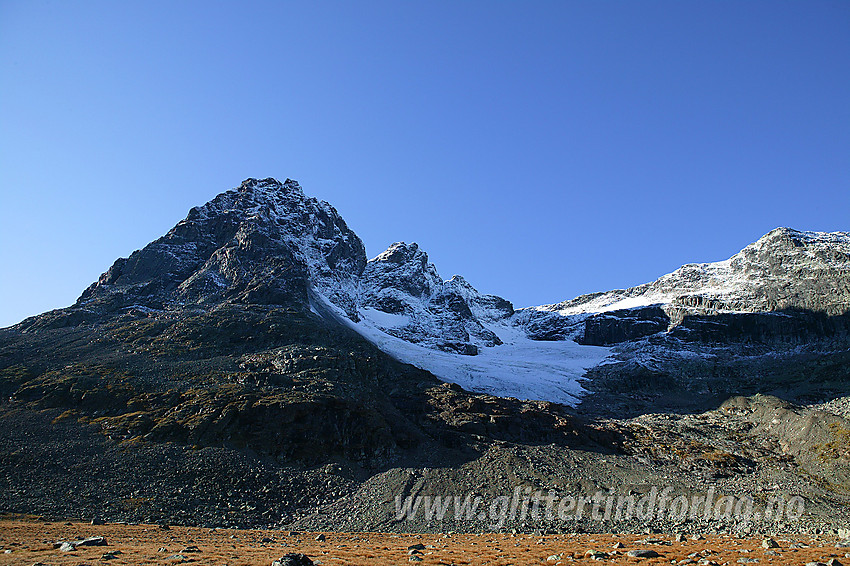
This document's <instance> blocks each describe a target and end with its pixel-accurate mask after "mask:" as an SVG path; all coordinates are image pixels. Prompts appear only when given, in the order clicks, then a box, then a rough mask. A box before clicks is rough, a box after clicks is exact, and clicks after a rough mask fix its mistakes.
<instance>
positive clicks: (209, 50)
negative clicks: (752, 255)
mask: <svg viewBox="0 0 850 566" xmlns="http://www.w3.org/2000/svg"><path fill="white" fill-rule="evenodd" d="M267 176H273V177H277V178H280V179H283V178H286V177H291V178H294V179H297V180H299V181H300V182H301V184H302V186H303V187H304V188H305V190H306V192H307V193H308V194H311V195H314V196H317V197H319V198H322V199H325V200H328V201H330V202H331V203H332V204H334V205H335V206H336V207H337V209H338V210H339V211H340V212H341V213H342V215H343V216H344V217H345V218H346V220H347V221H348V223H349V225H350V226H351V227H352V228H353V229H354V230H355V231H356V232H357V233H358V234H359V235H360V236H361V237H362V238H363V240H364V242H365V244H366V248H367V252H368V254H369V255H370V256H375V255H377V254H378V253H380V252H381V251H382V250H383V249H385V248H386V247H387V246H388V245H389V244H391V243H392V242H394V241H400V240H403V241H407V242H411V241H415V242H418V243H419V244H420V245H421V246H422V247H423V248H424V249H425V250H426V251H428V252H429V254H430V256H431V259H432V261H434V262H435V263H436V265H437V268H438V270H439V271H440V273H441V275H443V276H444V277H446V278H448V277H450V276H451V275H452V274H455V273H460V274H463V275H464V276H466V278H467V279H468V280H469V281H470V282H471V283H472V284H473V285H476V286H477V287H478V288H479V289H480V290H482V291H484V292H491V293H497V294H501V295H503V296H505V297H506V298H508V299H510V300H512V301H513V302H514V303H515V304H516V305H518V306H527V305H532V304H540V303H547V302H555V301H559V300H563V299H567V298H571V297H573V296H575V295H578V294H580V293H585V292H590V291H594V290H605V289H610V288H617V287H625V286H629V285H633V284H637V283H641V282H645V281H649V280H652V279H655V278H656V277H658V276H660V275H662V274H664V273H666V272H669V271H671V270H673V269H675V268H676V267H678V266H679V265H681V264H683V263H687V262H696V261H714V260H719V259H724V258H727V257H728V256H730V255H732V254H733V253H735V252H736V251H738V250H739V249H740V248H742V247H743V246H744V245H746V244H747V243H749V242H751V241H753V240H755V239H756V238H758V237H759V236H760V235H762V234H763V233H765V232H767V231H769V230H770V229H772V228H774V227H776V226H779V225H789V226H792V227H796V228H800V229H809V230H828V231H833V230H850V217H848V211H850V3H848V2H845V1H836V2H819V1H812V2H808V1H807V2H799V1H794V2H782V1H779V2H776V1H770V2H756V1H753V2H732V1H728V2H721V1H717V2H686V1H680V0H676V1H670V2H653V1H640V2H632V1H629V2H613V1H610V2H595V1H594V2H591V1H587V2H574V1H557V2H556V1H552V2H542V1H541V2H491V1H486V2H471V1H464V2H457V1H450V2H435V1H431V0H429V1H427V2H426V1H418V2H412V1H392V2H385V3H384V2H381V3H379V2H332V3H326V2H276V1H275V2H209V1H203V2H189V1H180V2H173V1H168V2H157V1H152V0H145V1H144V2H114V1H104V2H88V1H78V2H65V1H54V2H45V1H36V0H21V1H9V0H0V326H5V325H8V324H12V323H15V322H17V321H19V320H21V319H22V318H24V317H26V316H29V315H33V314H37V313H39V312H42V311H44V310H47V309H50V308H56V307H61V306H65V305H68V304H70V303H72V302H73V301H74V300H75V298H76V297H77V296H78V295H79V293H80V292H81V291H82V290H83V289H84V288H85V287H86V286H87V285H88V284H89V283H91V282H92V281H94V280H95V279H96V278H97V277H98V275H99V274H100V273H101V272H103V271H105V270H106V269H107V268H108V267H109V265H110V264H111V263H112V262H113V261H114V260H115V259H116V258H117V257H119V256H126V255H128V254H129V253H130V252H132V251H133V250H135V249H137V248H139V247H141V246H143V245H145V244H146V243H147V242H149V241H151V240H153V239H155V238H157V237H158V236H160V235H162V234H163V233H165V232H166V231H167V230H168V229H169V228H170V227H171V226H173V225H174V224H175V223H176V222H177V221H178V220H180V219H181V218H183V217H184V216H185V214H186V212H187V211H188V209H189V208H191V207H192V206H194V205H198V204H202V203H204V202H206V201H207V200H209V199H210V198H212V197H213V196H215V194H217V193H219V192H221V191H224V190H227V189H229V188H231V187H234V186H236V185H238V184H239V182H240V181H242V179H244V178H246V177H267Z"/></svg>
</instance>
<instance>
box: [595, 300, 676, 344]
mask: <svg viewBox="0 0 850 566" xmlns="http://www.w3.org/2000/svg"><path fill="white" fill-rule="evenodd" d="M669 324H670V318H669V317H668V316H667V313H666V312H664V309H662V308H660V307H643V308H636V309H628V310H618V311H610V312H606V313H600V314H595V315H592V316H590V317H589V318H588V319H587V320H585V321H584V336H583V337H581V338H580V339H579V340H578V342H579V343H580V344H588V345H591V346H608V345H611V344H619V343H620V342H626V341H628V340H635V339H638V338H643V337H645V336H651V335H653V334H657V333H659V332H664V331H666V330H667V327H668V326H669Z"/></svg>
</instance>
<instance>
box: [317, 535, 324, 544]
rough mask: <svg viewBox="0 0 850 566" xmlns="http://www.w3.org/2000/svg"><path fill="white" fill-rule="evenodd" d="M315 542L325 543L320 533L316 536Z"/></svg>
mask: <svg viewBox="0 0 850 566" xmlns="http://www.w3.org/2000/svg"><path fill="white" fill-rule="evenodd" d="M316 540H317V541H319V542H325V535H323V534H321V533H320V534H318V535H317V536H316Z"/></svg>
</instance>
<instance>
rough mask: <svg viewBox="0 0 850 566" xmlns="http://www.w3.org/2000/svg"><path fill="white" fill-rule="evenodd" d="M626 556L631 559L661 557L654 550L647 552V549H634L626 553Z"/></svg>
mask: <svg viewBox="0 0 850 566" xmlns="http://www.w3.org/2000/svg"><path fill="white" fill-rule="evenodd" d="M626 554H628V555H629V556H631V557H632V558H658V557H659V556H661V555H660V554H658V553H657V552H655V551H654V550H649V549H647V548H636V549H635V550H630V551H628V552H627V553H626Z"/></svg>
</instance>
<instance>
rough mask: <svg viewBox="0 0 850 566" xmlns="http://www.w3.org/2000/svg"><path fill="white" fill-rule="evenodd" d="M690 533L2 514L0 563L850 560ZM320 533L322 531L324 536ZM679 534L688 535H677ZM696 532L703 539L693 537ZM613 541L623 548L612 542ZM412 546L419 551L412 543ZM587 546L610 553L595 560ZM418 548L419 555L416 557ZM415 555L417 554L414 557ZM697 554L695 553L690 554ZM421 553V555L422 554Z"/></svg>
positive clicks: (797, 546) (831, 545) (816, 546)
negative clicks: (345, 529)
mask: <svg viewBox="0 0 850 566" xmlns="http://www.w3.org/2000/svg"><path fill="white" fill-rule="evenodd" d="M696 535H697V536H694V535H692V534H690V533H689V534H688V536H685V537H684V539H685V540H684V541H681V542H678V541H677V540H676V538H675V537H674V536H672V535H666V534H665V535H635V534H595V535H590V534H559V535H533V534H495V533H489V534H478V535H475V534H422V535H419V534H388V533H324V535H323V536H324V540H322V541H319V540H317V536H318V533H311V532H293V531H278V530H237V529H202V528H195V527H176V526H173V527H169V528H168V529H164V528H161V527H160V526H157V525H127V524H108V525H90V524H88V523H82V522H65V521H56V522H49V521H45V520H43V519H41V518H36V517H20V516H16V517H12V516H6V517H3V518H2V519H0V565H6V564H28V565H30V564H42V565H48V564H51V565H79V564H95V563H97V564H111V565H120V564H180V563H190V562H194V563H197V564H220V565H223V564H228V565H230V566H248V565H252V566H253V565H257V566H260V565H266V566H268V565H269V564H271V563H272V561H273V560H276V559H278V558H280V557H281V556H282V555H284V554H287V553H303V554H306V555H307V556H309V557H310V559H311V560H313V561H314V563H316V564H320V563H321V564H324V565H325V566H330V565H334V564H339V565H343V564H345V565H359V564H363V565H366V564H369V565H388V564H400V563H420V564H422V565H423V566H428V565H432V564H435V565H436V564H446V565H448V564H457V565H462V564H464V565H484V564H494V565H503V566H506V565H508V564H512V565H516V566H519V565H524V564H552V565H553V566H554V565H558V564H567V563H573V562H578V563H587V564H598V563H603V564H604V563H606V562H613V563H616V564H662V563H663V564H671V563H678V564H704V565H712V564H717V565H723V564H798V565H804V564H808V563H811V562H822V563H827V562H828V561H829V560H831V559H832V560H835V561H837V562H833V563H832V564H840V563H845V564H850V548H847V547H846V546H844V545H843V544H847V543H843V544H842V543H840V542H839V541H838V540H837V539H836V537H835V536H808V535H806V536H801V535H790V536H787V537H782V536H777V537H775V542H776V543H777V544H778V548H773V549H765V548H764V547H763V544H762V543H763V539H761V538H739V537H736V536H732V535H722V534H721V535H706V536H705V537H704V538H703V537H700V536H698V533H696ZM93 536H102V537H105V539H106V541H105V542H106V543H107V544H106V545H105V546H79V547H77V549H76V550H74V551H71V552H62V551H60V550H58V549H55V548H54V543H55V542H58V541H69V540H76V539H79V538H85V537H93ZM319 538H321V537H319ZM680 538H681V537H680ZM693 538H699V539H700V540H693ZM615 545H616V546H617V547H618V548H615ZM412 549H413V550H412ZM636 549H646V550H653V551H655V552H656V553H657V554H658V556H657V557H653V558H635V557H630V556H628V554H627V553H628V552H629V551H630V550H636ZM587 551H597V552H604V553H606V554H607V557H605V558H604V559H601V560H596V559H594V558H592V557H591V556H589V555H587V554H586V553H587ZM411 552H412V554H411ZM110 556H111V558H108V557H110ZM414 557H415V558H414ZM689 557H690V558H689ZM417 558H418V559H420V560H417Z"/></svg>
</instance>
